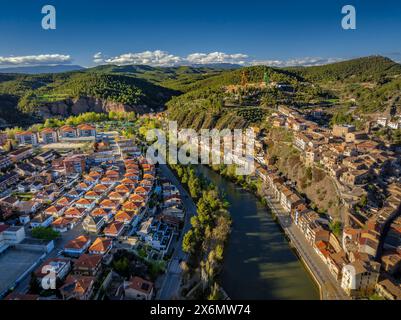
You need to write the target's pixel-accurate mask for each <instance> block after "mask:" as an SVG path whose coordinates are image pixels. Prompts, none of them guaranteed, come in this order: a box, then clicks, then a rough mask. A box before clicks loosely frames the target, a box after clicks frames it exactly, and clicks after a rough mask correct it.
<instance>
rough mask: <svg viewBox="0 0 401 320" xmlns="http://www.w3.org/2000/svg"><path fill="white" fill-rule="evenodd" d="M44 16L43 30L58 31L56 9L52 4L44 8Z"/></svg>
mask: <svg viewBox="0 0 401 320" xmlns="http://www.w3.org/2000/svg"><path fill="white" fill-rule="evenodd" d="M42 14H44V15H45V16H44V17H43V18H42V28H43V29H44V30H55V29H56V8H55V7H54V6H52V5H50V4H47V5H45V6H43V7H42Z"/></svg>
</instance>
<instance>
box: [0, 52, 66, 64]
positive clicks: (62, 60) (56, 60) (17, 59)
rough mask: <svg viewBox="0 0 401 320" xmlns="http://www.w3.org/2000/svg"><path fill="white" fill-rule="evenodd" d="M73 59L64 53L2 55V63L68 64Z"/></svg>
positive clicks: (0, 62) (0, 60)
mask: <svg viewBox="0 0 401 320" xmlns="http://www.w3.org/2000/svg"><path fill="white" fill-rule="evenodd" d="M71 61H72V59H71V56H69V55H63V54H39V55H30V56H9V57H2V56H0V65H49V64H68V63H71Z"/></svg>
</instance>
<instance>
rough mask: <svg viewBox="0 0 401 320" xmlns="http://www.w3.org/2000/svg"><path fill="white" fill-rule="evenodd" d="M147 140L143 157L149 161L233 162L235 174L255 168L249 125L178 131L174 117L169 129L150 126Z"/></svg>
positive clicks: (230, 163)
mask: <svg viewBox="0 0 401 320" xmlns="http://www.w3.org/2000/svg"><path fill="white" fill-rule="evenodd" d="M146 141H147V142H149V143H151V145H150V146H149V147H148V149H147V152H146V158H147V159H148V161H149V162H150V163H152V164H156V163H159V164H167V163H169V164H177V163H180V164H184V165H186V164H208V165H218V164H225V165H235V166H236V174H237V175H250V174H252V173H253V172H254V170H255V165H254V147H255V133H254V131H253V129H252V128H248V129H246V130H242V129H234V130H230V129H223V130H217V129H212V130H209V129H202V130H200V133H198V132H196V131H195V130H194V129H181V130H179V131H178V129H177V123H176V122H175V121H169V122H168V129H167V130H162V129H150V130H148V131H147V133H146Z"/></svg>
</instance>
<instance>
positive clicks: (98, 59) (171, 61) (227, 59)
mask: <svg viewBox="0 0 401 320" xmlns="http://www.w3.org/2000/svg"><path fill="white" fill-rule="evenodd" d="M342 60H343V59H339V58H321V57H304V58H296V59H289V60H252V59H251V58H250V57H249V56H248V55H246V54H243V53H234V54H229V53H224V52H210V53H202V52H194V53H191V54H189V55H187V56H177V55H173V54H170V53H169V52H166V51H162V50H155V51H144V52H135V53H125V54H121V55H118V56H115V57H106V56H104V55H103V53H102V52H98V53H96V54H95V55H94V56H93V61H94V62H95V63H96V64H101V63H103V64H116V65H127V64H144V65H149V66H161V67H168V66H181V65H196V64H200V65H202V64H213V63H232V64H239V65H244V66H253V65H267V66H274V67H289V66H318V65H323V64H328V63H333V62H338V61H342Z"/></svg>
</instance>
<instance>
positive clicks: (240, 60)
mask: <svg viewBox="0 0 401 320" xmlns="http://www.w3.org/2000/svg"><path fill="white" fill-rule="evenodd" d="M247 58H248V56H247V55H246V54H242V53H236V54H227V53H224V52H211V53H192V54H190V55H188V56H187V58H186V61H188V62H190V63H192V64H210V63H234V64H245V63H246V59H247Z"/></svg>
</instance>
